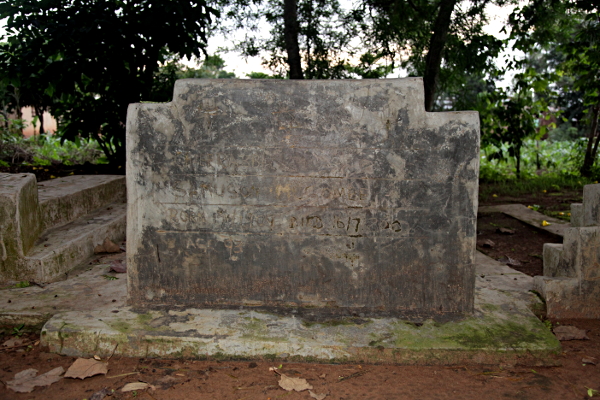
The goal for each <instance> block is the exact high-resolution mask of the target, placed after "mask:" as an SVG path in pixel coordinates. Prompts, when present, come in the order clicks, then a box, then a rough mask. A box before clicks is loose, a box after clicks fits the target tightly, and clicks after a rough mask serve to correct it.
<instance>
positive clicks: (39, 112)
mask: <svg viewBox="0 0 600 400" xmlns="http://www.w3.org/2000/svg"><path fill="white" fill-rule="evenodd" d="M33 109H34V110H35V115H37V117H38V120H39V121H40V135H43V134H44V133H46V130H45V129H44V108H43V107H38V106H34V107H33Z"/></svg>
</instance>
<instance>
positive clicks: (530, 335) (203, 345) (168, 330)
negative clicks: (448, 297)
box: [42, 254, 561, 366]
mask: <svg viewBox="0 0 600 400" xmlns="http://www.w3.org/2000/svg"><path fill="white" fill-rule="evenodd" d="M477 258H478V267H477V272H478V275H477V281H476V288H475V292H476V296H475V312H474V313H473V315H472V316H470V317H467V318H465V319H463V320H461V321H453V322H446V323H436V322H434V321H431V320H428V321H425V322H424V323H423V324H414V323H409V322H405V321H402V320H399V319H394V318H356V319H353V318H345V319H344V318H342V319H339V318H337V319H334V320H331V321H330V322H323V323H313V322H309V321H305V320H303V319H301V318H297V317H294V316H281V315H277V314H271V313H264V312H257V311H253V310H210V309H186V310H178V311H175V310H150V311H140V310H134V309H132V308H131V307H119V308H115V309H114V310H108V309H105V310H100V311H92V312H90V311H81V312H77V311H71V312H64V313H60V314H57V315H55V316H54V317H52V318H51V319H50V320H49V321H48V322H47V323H46V325H45V326H44V328H43V329H42V343H43V344H45V345H47V346H49V348H50V350H51V351H53V352H56V353H60V354H65V355H70V356H83V357H89V356H93V355H99V356H100V357H108V356H110V355H111V354H113V353H114V354H115V355H121V356H130V357H144V358H193V359H216V360H222V359H229V360H250V359H273V360H282V361H300V362H325V363H339V362H348V363H365V364H366V363H394V364H406V365H452V364H463V363H476V364H513V365H516V364H519V365H531V366H552V365H558V358H557V357H556V355H557V354H559V353H560V351H561V346H560V343H559V342H558V341H557V340H556V338H555V336H554V335H553V334H552V332H551V331H550V330H549V329H548V328H547V327H546V326H545V325H544V324H543V323H542V322H541V321H540V320H539V319H538V318H536V317H535V315H534V314H533V312H532V311H531V310H532V309H535V308H536V307H539V306H540V304H541V303H539V299H538V298H537V296H536V295H534V294H533V293H531V292H529V290H530V286H531V284H532V278H531V277H528V276H526V275H523V274H521V273H519V272H517V271H514V270H512V269H510V268H508V267H507V266H505V265H504V266H503V265H501V264H500V265H499V263H497V262H496V261H494V260H492V259H490V258H488V257H486V256H484V255H481V254H478V256H477Z"/></svg>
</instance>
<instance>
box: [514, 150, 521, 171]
mask: <svg viewBox="0 0 600 400" xmlns="http://www.w3.org/2000/svg"><path fill="white" fill-rule="evenodd" d="M515 161H516V164H517V171H516V172H517V174H516V175H517V179H521V146H520V145H519V146H517V150H516V152H515Z"/></svg>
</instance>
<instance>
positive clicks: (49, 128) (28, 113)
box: [10, 107, 56, 137]
mask: <svg viewBox="0 0 600 400" xmlns="http://www.w3.org/2000/svg"><path fill="white" fill-rule="evenodd" d="M21 111H22V112H23V119H24V120H25V121H27V127H26V128H25V129H23V134H24V135H25V136H26V137H29V136H32V135H33V134H34V133H35V134H36V135H37V134H39V132H40V123H39V121H38V122H37V123H36V126H35V128H34V126H33V124H32V121H33V115H34V113H33V108H32V107H23V108H22V109H21ZM10 118H17V116H16V115H11V116H10ZM44 131H45V132H46V133H55V132H56V119H54V117H53V116H52V115H50V113H47V112H45V113H44Z"/></svg>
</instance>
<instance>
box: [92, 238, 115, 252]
mask: <svg viewBox="0 0 600 400" xmlns="http://www.w3.org/2000/svg"><path fill="white" fill-rule="evenodd" d="M120 252H121V248H120V247H119V246H118V245H117V244H115V243H114V242H113V241H112V240H110V239H109V238H106V239H104V242H103V243H102V244H101V245H98V246H96V247H95V248H94V253H95V254H98V253H120Z"/></svg>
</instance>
